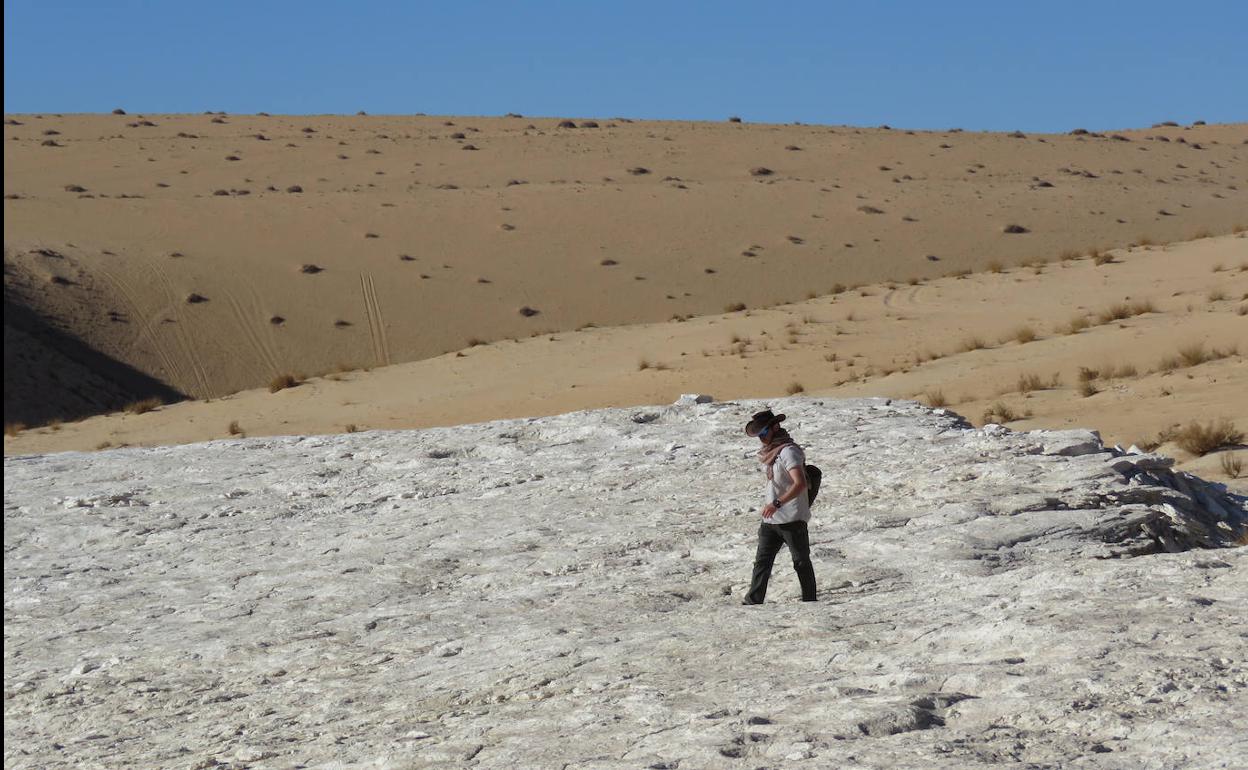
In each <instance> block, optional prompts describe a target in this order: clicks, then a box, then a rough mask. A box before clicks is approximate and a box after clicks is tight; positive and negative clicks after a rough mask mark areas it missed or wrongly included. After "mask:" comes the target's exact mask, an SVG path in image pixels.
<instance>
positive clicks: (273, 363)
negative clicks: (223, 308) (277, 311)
mask: <svg viewBox="0 0 1248 770" xmlns="http://www.w3.org/2000/svg"><path fill="white" fill-rule="evenodd" d="M225 298H226V300H227V301H228V302H229V304H230V312H231V314H232V315H233V317H234V320H235V321H236V322H238V329H239V331H240V332H242V335H243V339H244V340H246V341H247V344H248V345H249V346H251V349H252V350H253V351H254V352H255V354H256V356H257V357H259V359H260V363H261V364H262V365H264V366H267V367H268V368H269V374H270V375H271V376H274V377H276V376H277V375H278V374H279V373H280V372H279V371H278V369H279V367H278V365H277V358H276V357H275V356H274V355H273V351H272V350H271V349H270V348H269V347H268V346H267V345H265V343H264V340H262V339H260V335H259V333H257V332H256V329H255V326H254V324H253V323H248V321H247V316H248V313H247V312H246V310H245V309H244V308H243V303H241V302H239V300H238V297H236V296H234V294H233V293H232V292H229V291H227V292H226V294H225ZM251 310H252V313H251V315H252V316H255V315H256V313H255V308H254V307H253V308H252V309H251Z"/></svg>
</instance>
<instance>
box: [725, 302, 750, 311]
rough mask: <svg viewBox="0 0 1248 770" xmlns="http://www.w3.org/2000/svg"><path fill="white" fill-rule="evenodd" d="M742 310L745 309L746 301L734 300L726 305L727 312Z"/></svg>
mask: <svg viewBox="0 0 1248 770" xmlns="http://www.w3.org/2000/svg"><path fill="white" fill-rule="evenodd" d="M742 310H745V303H744V302H733V303H731V304H728V305H725V306H724V312H725V313H740V312H741V311H742Z"/></svg>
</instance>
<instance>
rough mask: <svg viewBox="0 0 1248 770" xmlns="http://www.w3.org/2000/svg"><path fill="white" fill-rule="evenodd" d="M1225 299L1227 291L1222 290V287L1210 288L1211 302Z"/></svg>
mask: <svg viewBox="0 0 1248 770" xmlns="http://www.w3.org/2000/svg"><path fill="white" fill-rule="evenodd" d="M1224 299H1226V292H1224V291H1222V290H1221V289H1210V290H1209V301H1210V302H1221V301H1222V300H1224Z"/></svg>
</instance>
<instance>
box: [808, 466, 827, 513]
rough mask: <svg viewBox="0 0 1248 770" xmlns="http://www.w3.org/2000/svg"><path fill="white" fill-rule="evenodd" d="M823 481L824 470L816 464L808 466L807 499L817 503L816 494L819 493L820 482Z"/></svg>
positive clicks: (809, 501)
mask: <svg viewBox="0 0 1248 770" xmlns="http://www.w3.org/2000/svg"><path fill="white" fill-rule="evenodd" d="M822 481H823V471H821V470H819V467H818V466H816V465H807V466H806V501H807V504H808V505H814V504H815V495H817V494H819V484H820V483H821V482H822Z"/></svg>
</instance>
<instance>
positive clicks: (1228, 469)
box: [1219, 452, 1248, 545]
mask: <svg viewBox="0 0 1248 770" xmlns="http://www.w3.org/2000/svg"><path fill="white" fill-rule="evenodd" d="M1219 465H1221V466H1222V472H1223V473H1225V474H1226V475H1227V476H1229V477H1231V478H1233V479H1237V478H1239V477H1240V475H1241V474H1243V472H1244V461H1243V460H1242V459H1241V458H1240V456H1239V454H1238V453H1236V452H1223V453H1222V457H1221V458H1220V462H1219ZM1243 545H1248V533H1245V538H1244V543H1243Z"/></svg>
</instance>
